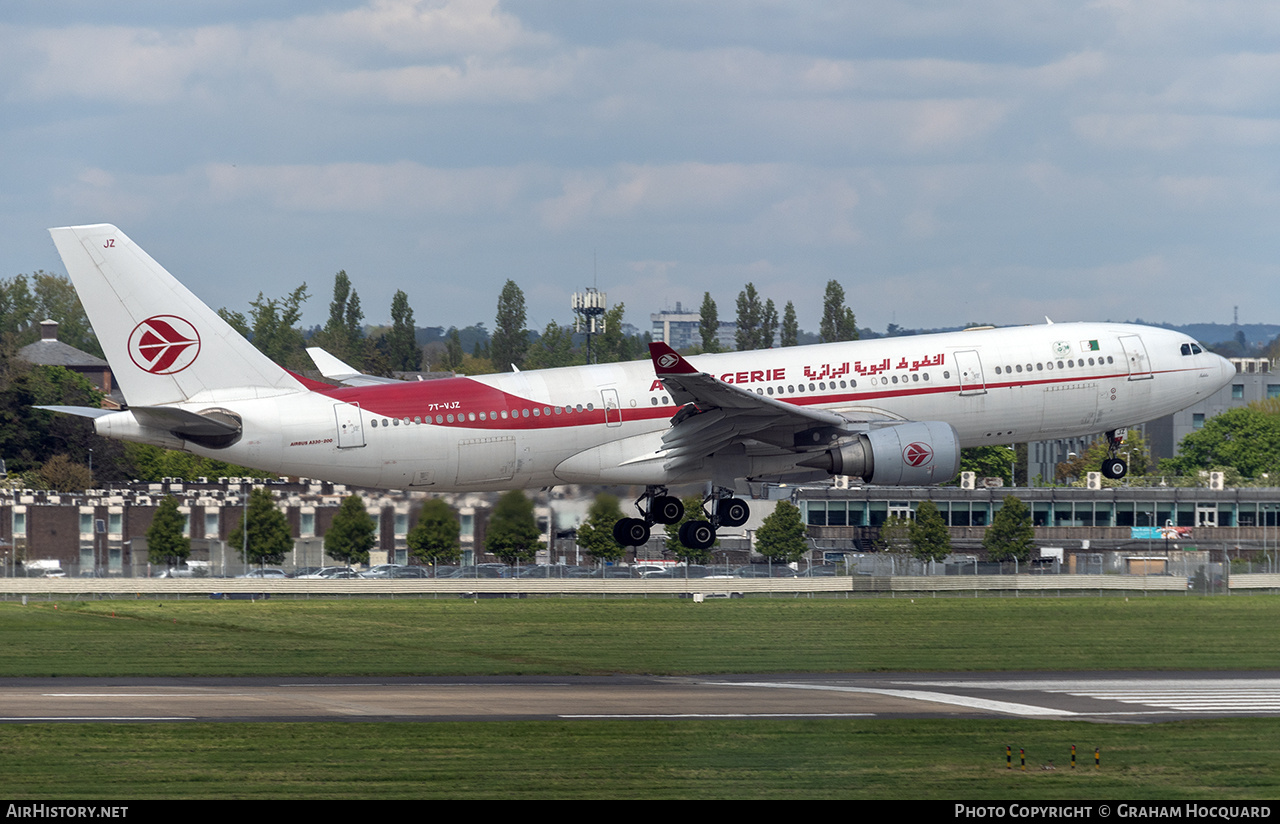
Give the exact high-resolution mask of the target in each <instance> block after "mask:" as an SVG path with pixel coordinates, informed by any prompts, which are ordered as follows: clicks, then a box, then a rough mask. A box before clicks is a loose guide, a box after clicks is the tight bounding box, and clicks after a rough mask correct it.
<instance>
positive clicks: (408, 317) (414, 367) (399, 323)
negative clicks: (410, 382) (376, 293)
mask: <svg viewBox="0 0 1280 824" xmlns="http://www.w3.org/2000/svg"><path fill="white" fill-rule="evenodd" d="M416 335H417V329H416V328H415V327H414V324H413V309H412V308H411V307H410V306H409V296H408V295H406V294H405V293H404V292H403V291H401V290H399V289H397V290H396V294H395V297H393V298H392V299H391V329H390V330H388V331H387V334H386V335H384V336H383V338H382V339H383V340H384V341H386V347H387V357H388V358H389V359H390V361H391V368H392V369H393V370H398V371H400V372H417V371H418V370H419V369H421V368H422V349H420V348H419V347H418V341H417V337H416Z"/></svg>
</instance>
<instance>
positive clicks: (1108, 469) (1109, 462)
mask: <svg viewBox="0 0 1280 824" xmlns="http://www.w3.org/2000/svg"><path fill="white" fill-rule="evenodd" d="M1117 433H1119V434H1117ZM1103 437H1104V438H1106V439H1107V457H1106V458H1104V459H1103V461H1102V477H1104V478H1108V479H1110V480H1112V481H1118V480H1120V479H1121V478H1123V477H1124V476H1125V475H1127V474H1129V465H1128V464H1127V463H1125V461H1124V458H1121V457H1119V456H1118V455H1117V454H1116V453H1117V451H1118V450H1119V449H1120V445H1121V444H1122V443H1124V434H1123V431H1122V430H1117V429H1112V430H1110V431H1108V432H1107V433H1106V434H1105V435H1103Z"/></svg>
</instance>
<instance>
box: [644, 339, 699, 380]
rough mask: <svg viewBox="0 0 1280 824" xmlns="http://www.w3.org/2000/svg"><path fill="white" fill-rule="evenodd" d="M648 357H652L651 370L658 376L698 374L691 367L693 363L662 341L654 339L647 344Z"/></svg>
mask: <svg viewBox="0 0 1280 824" xmlns="http://www.w3.org/2000/svg"><path fill="white" fill-rule="evenodd" d="M649 357H651V358H653V371H654V373H655V374H656V375H657V376H658V377H659V378H661V377H662V376H663V375H696V374H698V370H697V369H694V368H693V364H691V363H689V362H688V361H687V360H685V359H684V357H682V356H681V354H680V353H679V352H677V351H676V350H674V349H672V348H671V347H670V346H667V345H666V344H665V343H663V342H662V341H654V342H653V343H651V344H649Z"/></svg>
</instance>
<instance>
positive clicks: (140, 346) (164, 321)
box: [129, 315, 200, 375]
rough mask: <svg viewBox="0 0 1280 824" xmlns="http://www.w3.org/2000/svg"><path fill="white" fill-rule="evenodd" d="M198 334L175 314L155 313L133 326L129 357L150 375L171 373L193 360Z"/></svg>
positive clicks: (188, 364) (178, 370)
mask: <svg viewBox="0 0 1280 824" xmlns="http://www.w3.org/2000/svg"><path fill="white" fill-rule="evenodd" d="M199 354H200V333H199V332H197V331H196V328H195V327H194V326H192V325H191V324H190V323H188V322H187V321H186V320H184V319H182V318H180V317H178V316H177V315H155V316H153V317H149V318H147V319H146V320H144V321H143V322H142V323H139V324H138V325H137V326H135V327H133V332H132V333H130V335H129V357H130V358H132V359H133V362H134V363H135V364H136V365H137V367H138V368H139V369H141V370H143V371H144V372H150V373H151V374H153V375H172V374H174V373H175V372H181V371H182V370H183V369H186V368H187V367H188V366H190V365H191V364H192V363H194V362H195V359H196V356H197V355H199Z"/></svg>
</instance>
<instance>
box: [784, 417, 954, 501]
mask: <svg viewBox="0 0 1280 824" xmlns="http://www.w3.org/2000/svg"><path fill="white" fill-rule="evenodd" d="M800 465H801V466H811V467H814V468H815V469H822V470H825V471H827V472H830V473H831V474H832V475H856V476H858V477H860V478H862V479H863V480H864V481H866V482H867V483H873V484H881V485H883V486H924V485H928V484H940V483H946V482H947V481H949V480H951V479H952V478H954V477H955V476H956V473H957V472H959V471H960V438H959V436H957V435H956V430H955V429H954V428H953V427H952V426H951V424H949V423H946V422H944V421H916V422H912V423H902V424H897V425H895V426H885V427H881V428H879V429H871V430H868V431H866V432H861V433H859V434H857V435H855V436H854V437H853V439H852V440H849V441H845V442H843V443H840V444H837V445H836V446H834V447H832V448H831V449H828V450H827V451H826V452H823V453H821V455H820V456H815V457H813V458H810V459H808V460H804V461H800Z"/></svg>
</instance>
